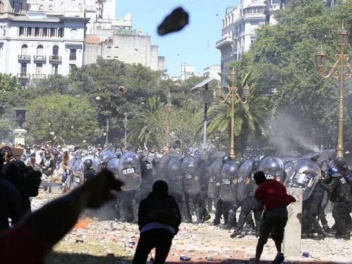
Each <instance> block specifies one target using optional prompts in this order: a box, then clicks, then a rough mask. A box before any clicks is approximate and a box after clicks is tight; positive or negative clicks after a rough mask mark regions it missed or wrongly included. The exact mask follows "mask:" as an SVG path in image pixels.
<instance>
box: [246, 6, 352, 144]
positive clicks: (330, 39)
mask: <svg viewBox="0 0 352 264" xmlns="http://www.w3.org/2000/svg"><path fill="white" fill-rule="evenodd" d="M342 10H352V1H350V0H349V1H345V3H340V4H339V5H338V7H336V8H326V7H325V6H324V4H323V1H320V0H311V1H304V0H292V1H290V3H289V4H288V5H286V7H285V9H283V10H280V11H278V12H277V14H276V19H277V21H278V24H277V25H274V26H268V25H264V26H262V27H261V28H260V29H258V30H257V39H256V42H254V44H253V45H252V47H251V50H250V51H249V52H248V53H247V54H246V55H245V56H243V57H242V60H241V66H242V67H243V68H244V69H246V71H252V75H251V81H252V85H253V86H255V87H256V88H257V89H258V91H260V93H261V94H262V95H263V96H266V97H267V98H269V99H270V101H271V102H272V106H273V115H277V114H290V115H291V116H292V117H294V118H295V119H296V120H300V121H301V123H304V124H309V125H310V126H309V130H310V133H309V135H310V137H311V140H314V139H316V138H323V141H325V142H327V143H330V142H331V139H332V135H336V127H337V126H336V124H337V103H338V100H337V96H338V88H337V82H336V80H333V79H330V80H327V81H323V79H322V77H321V76H320V75H319V73H318V72H317V70H316V68H315V62H314V53H315V52H316V50H317V49H318V48H319V47H321V46H322V45H323V46H324V48H325V50H326V51H327V53H328V54H329V56H330V60H329V62H328V65H327V67H328V68H331V66H332V63H333V62H334V59H335V58H334V56H333V54H336V53H338V52H339V47H338V45H337V44H336V39H337V35H336V33H337V30H338V28H339V26H340V25H341V22H342V20H350V16H349V15H348V13H347V11H342ZM348 94H350V92H349V91H348V92H347V95H348ZM346 122H347V124H350V122H351V121H350V118H349V117H347V119H346ZM267 127H269V128H270V126H267ZM347 127H351V126H350V125H348V126H347ZM347 127H346V131H345V132H347V134H351V132H352V131H349V130H350V128H347ZM266 135H268V136H275V133H274V130H270V129H269V130H268V131H267V133H266ZM316 143H317V142H316Z"/></svg>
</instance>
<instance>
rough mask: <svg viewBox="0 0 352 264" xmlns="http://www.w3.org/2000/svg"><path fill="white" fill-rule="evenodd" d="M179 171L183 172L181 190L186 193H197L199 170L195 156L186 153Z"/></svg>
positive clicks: (198, 191) (198, 190) (198, 189)
mask: <svg viewBox="0 0 352 264" xmlns="http://www.w3.org/2000/svg"><path fill="white" fill-rule="evenodd" d="M181 171H182V174H183V190H184V192H185V193H188V194H197V193H200V190H201V182H200V173H201V170H200V168H199V166H198V162H197V160H196V158H195V157H193V156H190V155H186V156H185V157H184V158H183V159H182V163H181Z"/></svg>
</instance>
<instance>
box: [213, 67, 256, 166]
mask: <svg viewBox="0 0 352 264" xmlns="http://www.w3.org/2000/svg"><path fill="white" fill-rule="evenodd" d="M229 79H230V91H229V93H228V94H226V95H224V94H223V91H222V88H221V86H220V85H219V86H218V88H217V89H216V98H217V99H218V100H220V101H221V102H228V103H230V104H231V112H230V118H231V131H230V149H229V152H230V157H231V158H233V159H234V158H235V157H236V152H235V133H234V128H235V104H237V103H247V101H248V98H249V96H250V90H249V86H248V85H247V84H246V85H245V87H244V88H243V98H242V97H241V96H240V95H239V93H238V88H237V86H236V79H237V76H236V71H235V70H234V69H232V70H231V72H230V74H229ZM223 98H225V99H223Z"/></svg>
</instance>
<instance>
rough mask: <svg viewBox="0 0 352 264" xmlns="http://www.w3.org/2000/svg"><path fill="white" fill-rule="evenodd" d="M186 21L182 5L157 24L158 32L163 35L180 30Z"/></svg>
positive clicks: (186, 15) (186, 14) (186, 16)
mask: <svg viewBox="0 0 352 264" xmlns="http://www.w3.org/2000/svg"><path fill="white" fill-rule="evenodd" d="M188 22H189V15H188V13H187V12H186V11H185V10H183V8H182V7H178V8H176V9H174V10H173V11H172V12H171V14H169V15H168V16H167V17H165V18H164V20H163V22H162V23H161V24H160V25H159V26H158V34H159V35H160V36H164V35H166V34H169V33H172V32H176V31H180V30H181V29H183V28H184V27H185V26H186V25H187V24H188Z"/></svg>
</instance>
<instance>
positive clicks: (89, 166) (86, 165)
mask: <svg viewBox="0 0 352 264" xmlns="http://www.w3.org/2000/svg"><path fill="white" fill-rule="evenodd" d="M83 165H84V167H85V169H86V170H89V169H90V168H91V167H92V165H93V161H92V160H91V159H86V160H85V161H83Z"/></svg>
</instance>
